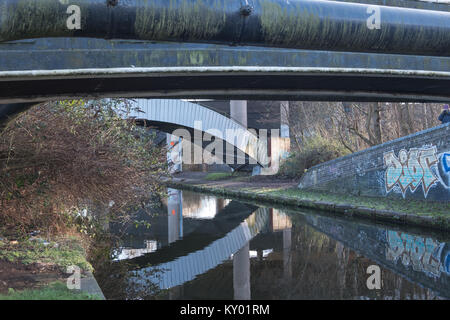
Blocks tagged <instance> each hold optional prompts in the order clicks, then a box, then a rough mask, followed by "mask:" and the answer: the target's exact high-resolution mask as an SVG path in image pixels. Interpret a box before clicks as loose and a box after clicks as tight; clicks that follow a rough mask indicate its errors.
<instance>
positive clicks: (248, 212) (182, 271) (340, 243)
mask: <svg viewBox="0 0 450 320" xmlns="http://www.w3.org/2000/svg"><path fill="white" fill-rule="evenodd" d="M141 218H142V217H141ZM149 221H150V222H151V227H150V228H149V229H139V228H138V230H140V231H135V230H131V229H130V230H119V229H118V228H117V227H114V226H113V227H112V228H111V230H115V231H116V232H118V231H120V232H121V233H122V234H124V235H126V236H125V237H124V238H123V240H122V242H121V243H120V244H119V245H118V248H117V249H115V250H118V251H117V252H119V259H121V262H118V263H126V265H127V267H126V269H127V272H126V279H125V283H126V285H125V287H126V289H123V288H122V289H121V290H123V295H122V296H123V297H125V298H130V299H134V298H140V299H155V298H156V299H434V298H449V297H450V246H449V244H448V238H445V237H446V236H445V235H444V236H443V235H421V234H418V233H416V232H411V231H409V230H401V229H395V228H392V227H384V226H379V225H372V224H367V223H361V222H356V221H351V220H346V219H337V218H334V217H329V216H324V215H320V214H317V213H315V212H308V213H306V212H298V211H295V212H291V211H282V210H278V209H273V208H262V207H256V206H254V205H249V204H244V203H240V202H237V201H230V200H224V199H218V198H215V197H212V196H206V195H201V194H197V193H192V192H186V191H183V192H182V191H180V190H174V189H170V190H169V197H168V198H167V201H166V202H165V203H163V204H162V206H161V210H160V214H159V215H158V216H156V217H152V218H150V219H149ZM373 264H376V265H379V266H380V267H381V270H382V282H383V286H382V288H381V289H380V290H369V289H368V288H367V285H366V281H367V278H368V276H369V275H368V274H367V273H366V270H367V267H368V266H370V265H373ZM100 278H102V279H106V280H104V281H106V282H107V281H114V280H107V279H108V277H100ZM112 278H113V277H110V278H109V279H112ZM100 285H101V286H102V288H108V287H110V286H108V284H107V283H103V284H102V283H100ZM104 293H105V295H106V296H107V297H108V292H104ZM111 295H113V296H117V293H114V294H113V293H111Z"/></svg>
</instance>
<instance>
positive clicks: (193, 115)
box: [128, 99, 269, 166]
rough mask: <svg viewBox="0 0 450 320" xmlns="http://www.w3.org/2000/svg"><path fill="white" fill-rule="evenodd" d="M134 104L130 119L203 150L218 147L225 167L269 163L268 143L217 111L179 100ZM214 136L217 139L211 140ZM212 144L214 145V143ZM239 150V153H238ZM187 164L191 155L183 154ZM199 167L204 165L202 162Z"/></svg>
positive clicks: (142, 100)
mask: <svg viewBox="0 0 450 320" xmlns="http://www.w3.org/2000/svg"><path fill="white" fill-rule="evenodd" d="M133 101H134V102H132V105H133V106H134V108H132V110H133V111H132V112H131V113H130V114H129V115H128V117H130V118H133V119H135V121H139V122H140V123H142V124H143V125H145V126H151V127H154V128H156V129H158V130H161V131H164V132H167V133H170V134H172V135H175V136H179V137H182V138H184V139H186V140H188V141H190V142H192V143H194V144H195V145H196V146H198V147H200V148H203V147H205V145H206V146H207V145H208V144H210V143H214V144H216V146H217V147H218V148H217V149H218V150H216V148H214V150H210V151H213V152H214V154H215V155H216V157H219V158H220V160H222V162H223V163H226V164H230V165H234V164H245V163H247V164H248V163H250V164H251V163H253V164H260V165H262V166H266V165H267V164H268V163H269V158H268V154H267V140H262V139H260V138H259V137H258V136H257V135H256V134H255V133H254V132H251V131H249V130H247V128H245V127H244V126H242V125H241V124H239V123H237V122H236V121H234V120H232V119H230V118H227V117H226V116H223V115H221V114H220V113H218V112H216V111H213V110H210V109H208V108H206V107H204V106H201V105H199V104H195V103H192V102H188V101H183V100H175V99H135V100H133ZM206 135H207V136H208V137H207V138H206V137H205V136H206ZM211 136H212V137H214V139H211ZM205 139H206V141H205ZM211 140H214V142H210V141H211ZM235 148H236V149H237V150H238V152H235ZM194 152H197V153H198V152H200V154H202V152H203V151H202V150H201V149H199V150H195V149H194ZM245 155H246V156H247V161H246V159H245V158H246V156H245ZM194 158H195V156H194ZM248 158H250V159H248ZM183 160H184V161H183V162H184V163H192V160H193V159H191V152H189V153H188V154H183ZM194 160H195V159H194ZM199 163H200V164H201V163H202V159H201V158H200V162H199Z"/></svg>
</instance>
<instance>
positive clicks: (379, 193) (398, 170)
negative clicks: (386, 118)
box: [299, 124, 450, 201]
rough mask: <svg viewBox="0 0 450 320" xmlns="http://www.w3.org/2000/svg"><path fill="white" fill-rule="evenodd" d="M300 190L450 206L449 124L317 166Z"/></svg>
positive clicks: (306, 176) (309, 173) (308, 174)
mask: <svg viewBox="0 0 450 320" xmlns="http://www.w3.org/2000/svg"><path fill="white" fill-rule="evenodd" d="M299 188H300V189H310V190H320V191H329V192H333V193H343V194H352V195H364V196H373V197H393V198H405V199H417V200H429V201H450V124H444V125H441V126H438V127H434V128H431V129H428V130H424V131H421V132H418V133H415V134H412V135H409V136H406V137H403V138H400V139H396V140H392V141H389V142H386V143H383V144H380V145H378V146H374V147H372V148H369V149H366V150H363V151H360V152H356V153H354V154H351V155H348V156H345V157H342V158H338V159H335V160H332V161H328V162H325V163H322V164H320V165H317V166H314V167H312V168H310V169H309V170H308V171H307V172H306V173H305V174H304V175H303V177H302V178H301V180H300V184H299Z"/></svg>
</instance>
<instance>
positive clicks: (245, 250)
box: [127, 189, 291, 298]
mask: <svg viewBox="0 0 450 320" xmlns="http://www.w3.org/2000/svg"><path fill="white" fill-rule="evenodd" d="M169 194H170V196H169V199H168V206H167V210H168V237H169V243H170V245H169V246H166V247H162V248H160V249H159V250H156V251H155V252H151V253H147V254H143V255H142V256H140V257H130V259H128V260H127V263H128V264H130V266H131V269H134V270H135V271H133V272H132V277H131V278H130V281H131V285H132V286H133V290H134V291H137V292H145V290H146V285H148V284H149V281H150V282H151V283H153V284H156V285H158V287H160V288H161V289H168V288H172V287H175V286H178V285H181V284H183V283H185V282H187V281H190V280H193V279H194V278H195V277H196V276H198V275H201V274H204V273H206V272H207V271H208V270H211V269H213V268H215V267H216V266H218V265H219V264H221V263H223V262H224V261H226V260H228V259H230V257H232V260H233V265H234V288H235V298H238V297H242V298H249V297H250V284H249V283H250V282H249V277H250V262H249V259H250V251H249V250H250V245H249V242H250V240H251V239H253V238H254V237H255V236H257V235H258V234H260V233H261V232H263V233H264V232H266V231H283V239H284V238H286V241H287V242H286V241H284V242H286V248H289V247H290V244H289V243H290V236H289V237H287V236H288V235H290V233H289V234H288V233H286V232H284V231H287V230H288V231H290V227H291V225H290V222H289V221H288V220H289V219H288V218H287V217H285V216H284V215H282V214H281V215H276V214H274V213H273V212H272V210H271V209H267V208H259V209H257V208H256V207H254V206H250V205H246V204H243V203H239V202H235V201H232V202H230V203H229V204H228V205H226V206H225V207H224V208H223V209H220V208H219V207H218V208H217V209H218V210H219V209H220V210H219V211H218V212H217V214H216V215H215V216H214V218H213V219H208V220H203V221H202V223H201V225H200V226H199V227H198V229H197V230H195V232H193V233H189V234H187V235H183V229H184V222H183V220H184V218H183V213H182V210H183V206H181V205H180V203H182V202H183V200H182V198H183V197H182V196H181V191H177V190H172V189H170V190H169ZM186 208H187V207H185V209H186ZM210 209H211V208H210ZM283 217H284V218H283ZM181 238H182V239H181ZM288 240H289V241H288ZM288 242H289V243H288ZM286 260H289V259H287V258H286Z"/></svg>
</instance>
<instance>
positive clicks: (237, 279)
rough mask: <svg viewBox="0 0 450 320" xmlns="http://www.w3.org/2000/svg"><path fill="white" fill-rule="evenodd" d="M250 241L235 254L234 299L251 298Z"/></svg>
mask: <svg viewBox="0 0 450 320" xmlns="http://www.w3.org/2000/svg"><path fill="white" fill-rule="evenodd" d="M249 250H250V243H249V242H247V244H246V245H244V246H243V247H242V248H241V249H240V250H239V251H238V252H236V253H235V254H234V255H233V289H234V300H250V298H251V291H250V252H249Z"/></svg>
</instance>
